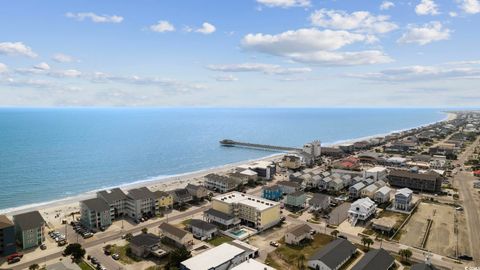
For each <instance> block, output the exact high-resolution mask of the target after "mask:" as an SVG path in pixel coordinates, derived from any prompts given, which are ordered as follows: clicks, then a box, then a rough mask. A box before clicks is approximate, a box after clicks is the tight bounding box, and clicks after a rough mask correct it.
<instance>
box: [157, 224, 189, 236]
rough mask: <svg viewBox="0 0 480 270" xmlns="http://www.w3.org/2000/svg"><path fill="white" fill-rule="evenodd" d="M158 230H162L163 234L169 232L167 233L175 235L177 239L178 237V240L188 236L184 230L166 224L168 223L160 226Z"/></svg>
mask: <svg viewBox="0 0 480 270" xmlns="http://www.w3.org/2000/svg"><path fill="white" fill-rule="evenodd" d="M158 228H160V230H161V231H162V232H167V233H169V234H172V235H174V236H175V237H178V238H183V237H184V236H185V235H187V234H188V232H187V231H185V230H182V229H180V228H177V227H175V226H173V225H172V224H170V223H166V222H164V223H162V224H160V226H158Z"/></svg>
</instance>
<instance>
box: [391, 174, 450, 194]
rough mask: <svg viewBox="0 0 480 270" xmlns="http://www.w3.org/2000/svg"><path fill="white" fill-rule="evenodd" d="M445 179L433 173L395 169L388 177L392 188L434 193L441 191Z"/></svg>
mask: <svg viewBox="0 0 480 270" xmlns="http://www.w3.org/2000/svg"><path fill="white" fill-rule="evenodd" d="M443 179H444V177H443V176H441V175H439V174H438V173H436V172H433V171H430V172H427V173H419V172H415V171H409V170H400V169H394V170H391V171H390V173H389V175H388V182H389V183H390V185H391V186H395V187H401V188H409V189H413V190H418V191H420V192H433V193H437V192H440V191H441V188H442V182H443Z"/></svg>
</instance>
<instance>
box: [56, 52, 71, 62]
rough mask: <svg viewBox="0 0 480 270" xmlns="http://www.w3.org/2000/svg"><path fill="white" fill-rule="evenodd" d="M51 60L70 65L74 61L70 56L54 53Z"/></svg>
mask: <svg viewBox="0 0 480 270" xmlns="http://www.w3.org/2000/svg"><path fill="white" fill-rule="evenodd" d="M52 59H53V60H54V61H56V62H59V63H70V62H73V61H75V59H74V58H73V57H72V56H70V55H66V54H63V53H56V54H55V55H53V57H52Z"/></svg>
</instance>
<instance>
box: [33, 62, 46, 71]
mask: <svg viewBox="0 0 480 270" xmlns="http://www.w3.org/2000/svg"><path fill="white" fill-rule="evenodd" d="M33 68H35V69H39V70H49V69H50V66H49V65H48V64H47V63H45V62H42V63H39V64H37V65H35V66H33Z"/></svg>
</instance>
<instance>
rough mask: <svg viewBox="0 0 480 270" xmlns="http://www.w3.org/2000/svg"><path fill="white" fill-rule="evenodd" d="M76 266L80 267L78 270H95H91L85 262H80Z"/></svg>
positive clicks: (92, 269)
mask: <svg viewBox="0 0 480 270" xmlns="http://www.w3.org/2000/svg"><path fill="white" fill-rule="evenodd" d="M78 266H79V267H80V269H82V270H95V268H92V267H91V266H90V265H88V264H87V263H86V262H84V261H81V262H79V263H78Z"/></svg>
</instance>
